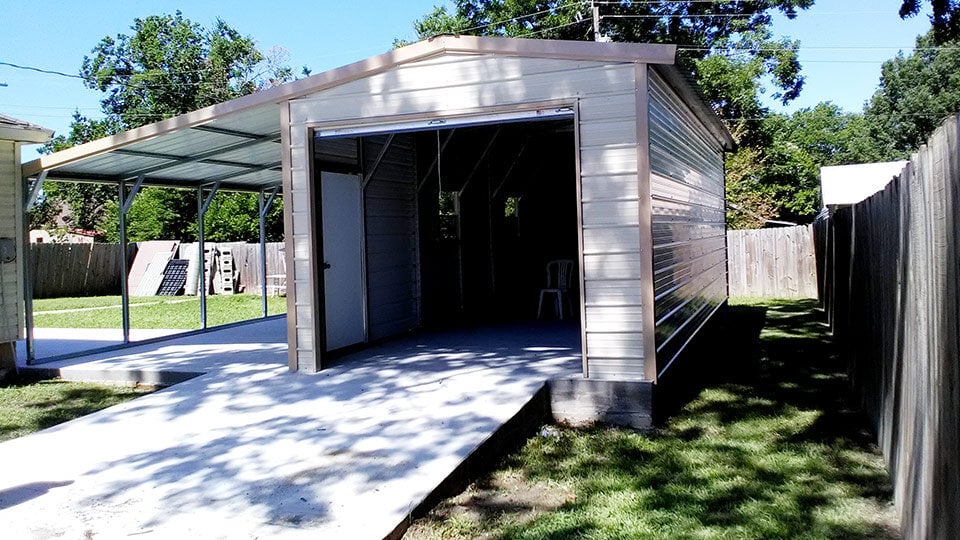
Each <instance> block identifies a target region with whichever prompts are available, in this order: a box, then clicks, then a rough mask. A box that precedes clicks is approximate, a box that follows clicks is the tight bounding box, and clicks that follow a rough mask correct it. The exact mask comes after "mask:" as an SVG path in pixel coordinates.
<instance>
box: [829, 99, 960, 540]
mask: <svg viewBox="0 0 960 540" xmlns="http://www.w3.org/2000/svg"><path fill="white" fill-rule="evenodd" d="M957 129H958V122H957V118H956V117H954V118H951V119H948V120H947V121H946V122H944V124H943V125H942V126H941V127H940V128H939V129H938V130H937V131H936V132H935V133H934V134H933V136H931V137H930V139H929V142H928V144H927V145H926V146H924V147H921V148H920V150H919V151H918V152H917V154H915V155H914V156H913V158H912V159H911V161H910V163H909V164H908V165H907V167H906V168H905V169H904V171H903V173H902V174H901V175H900V176H899V177H898V178H897V179H895V180H894V181H893V182H892V183H891V184H890V185H888V186H887V188H886V189H885V190H884V191H882V192H880V193H878V194H876V195H874V196H873V197H871V198H869V199H867V200H866V201H864V202H862V203H859V204H857V205H854V206H853V207H850V208H844V209H842V210H838V211H836V212H834V213H833V214H832V215H831V216H830V217H829V218H827V219H823V220H820V221H818V223H817V224H816V227H817V235H816V236H817V241H818V245H817V249H818V251H819V252H820V253H819V255H818V257H819V259H820V260H821V261H822V263H821V267H822V268H823V270H824V275H823V276H822V279H821V288H822V298H823V301H824V307H825V309H826V310H827V312H828V315H829V320H830V323H831V325H832V327H833V329H834V334H835V336H836V338H837V340H838V341H839V342H840V343H841V344H842V346H843V351H844V355H845V357H846V358H848V359H849V361H850V366H851V367H850V373H851V376H852V379H853V383H854V388H855V389H856V391H857V392H858V394H859V396H860V399H861V401H862V404H863V406H864V409H865V410H866V411H867V414H868V415H869V416H870V418H871V420H872V421H873V423H874V426H875V427H876V432H877V440H878V443H879V445H880V448H881V450H882V452H883V454H884V456H885V458H886V460H887V464H888V468H889V470H890V472H891V476H892V478H893V482H894V497H895V501H896V505H897V509H898V511H899V512H900V519H901V528H902V533H903V535H904V537H905V538H950V537H953V536H955V534H956V532H957V531H958V530H960V360H958V359H960V343H958V330H960V312H958V310H960V288H958V287H960V284H958V277H960V234H958V228H960V217H958V216H957V212H958V211H960V163H958V151H960V148H958V134H957Z"/></svg>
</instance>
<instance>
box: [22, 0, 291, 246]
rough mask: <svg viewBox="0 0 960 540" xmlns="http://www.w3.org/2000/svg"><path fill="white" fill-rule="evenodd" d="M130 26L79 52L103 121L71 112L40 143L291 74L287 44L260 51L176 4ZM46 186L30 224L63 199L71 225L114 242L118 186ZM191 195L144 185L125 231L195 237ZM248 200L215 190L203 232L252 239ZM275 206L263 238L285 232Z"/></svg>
mask: <svg viewBox="0 0 960 540" xmlns="http://www.w3.org/2000/svg"><path fill="white" fill-rule="evenodd" d="M131 30H132V31H133V32H132V33H131V34H129V35H127V34H119V35H117V36H115V37H110V36H108V37H104V38H103V39H102V40H101V41H100V42H99V43H98V44H97V45H96V46H95V47H94V48H93V50H92V51H91V55H90V56H87V57H84V60H83V65H82V67H81V69H80V74H81V76H82V77H83V78H84V80H85V83H86V85H87V86H88V87H89V88H92V89H95V90H98V91H100V92H102V93H103V99H102V100H101V108H102V110H103V112H104V113H105V115H106V117H105V119H103V120H92V119H89V118H86V117H83V116H81V115H79V114H75V115H74V121H73V123H72V124H71V130H70V133H69V134H68V135H66V136H58V137H57V138H55V139H54V140H53V141H52V142H51V143H50V144H48V145H47V146H46V147H45V149H44V150H45V151H47V152H52V151H56V150H62V149H64V148H68V147H70V146H74V145H77V144H82V143H85V142H88V141H91V140H94V139H98V138H101V137H104V136H107V135H112V134H114V133H117V132H119V131H122V130H124V129H130V128H134V127H138V126H142V125H145V124H148V123H150V122H155V121H158V120H162V119H165V118H169V117H171V116H175V115H178V114H183V113H186V112H189V111H192V110H196V109H198V108H201V107H205V106H208V105H212V104H215V103H220V102H222V101H226V100H229V99H233V98H236V97H240V96H243V95H246V94H250V93H252V92H256V91H258V90H261V89H263V88H266V87H269V86H274V85H277V84H281V83H283V82H286V81H288V80H292V79H293V78H294V77H293V75H292V71H291V69H290V68H289V67H288V66H286V64H285V59H286V57H285V51H283V50H282V49H278V48H274V49H271V50H270V51H268V52H267V53H266V54H264V53H262V52H261V51H260V50H259V49H257V47H256V43H255V42H254V40H253V38H251V37H249V36H243V35H241V34H240V33H239V32H238V31H237V30H234V29H233V28H231V27H230V26H228V25H227V24H226V23H225V22H223V21H222V20H219V19H218V20H217V21H216V22H215V23H214V25H213V27H212V28H210V29H207V28H204V27H203V26H201V25H200V24H197V23H195V22H192V21H190V20H189V19H186V18H185V17H183V15H182V14H181V13H180V12H179V11H177V12H176V13H175V14H173V15H151V16H149V17H145V18H142V19H134V22H133V25H132V26H131ZM304 73H305V74H306V73H308V70H306V68H304ZM44 189H45V191H46V199H45V201H44V205H46V206H43V207H42V208H40V209H38V212H37V216H38V220H37V221H38V222H41V221H42V222H45V223H46V224H47V226H50V225H51V224H52V222H53V221H54V220H55V218H56V217H57V215H58V214H60V213H61V212H60V209H61V208H63V207H64V206H65V207H66V208H68V209H69V212H67V213H66V214H68V215H69V216H72V218H71V219H72V223H71V225H72V226H75V227H80V228H84V229H95V230H97V231H98V233H99V236H100V237H101V238H102V239H107V240H111V241H117V240H119V232H118V226H119V219H118V214H117V212H118V204H119V203H118V190H117V188H116V187H114V186H104V185H96V184H77V183H65V182H64V183H58V182H49V183H47V184H45V188H44ZM196 199H197V195H196V192H195V191H192V190H173V189H159V188H145V189H143V190H142V191H141V192H140V193H139V194H138V195H137V197H136V198H135V199H134V202H133V204H132V205H131V208H130V213H129V219H128V220H127V223H128V229H127V232H128V238H129V239H130V240H131V241H140V240H150V239H157V238H172V239H179V240H184V241H191V240H195V239H196V237H197V226H196V220H197V201H196ZM256 201H257V196H256V195H255V194H248V193H222V192H221V193H219V194H218V195H217V197H216V198H215V199H214V203H213V204H212V205H211V206H210V209H209V211H208V213H207V214H206V221H205V231H204V232H205V236H206V237H207V238H209V239H211V240H215V241H226V240H256V239H257V238H258V237H259V231H258V228H259V227H258V223H259V221H258V210H257V202H256ZM275 206H276V208H275V209H274V210H273V211H272V212H271V214H270V215H269V216H268V231H267V232H268V237H269V238H271V239H279V238H281V237H282V234H283V223H282V220H281V219H279V217H278V212H279V210H278V209H279V208H281V206H280V205H279V204H276V205H275ZM251 223H253V225H252V226H251Z"/></svg>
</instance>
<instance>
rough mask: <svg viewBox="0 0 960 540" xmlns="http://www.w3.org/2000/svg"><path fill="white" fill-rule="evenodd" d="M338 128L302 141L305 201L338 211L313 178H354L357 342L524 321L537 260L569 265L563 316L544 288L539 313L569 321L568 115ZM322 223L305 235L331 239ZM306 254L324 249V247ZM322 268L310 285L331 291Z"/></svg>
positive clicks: (536, 288) (576, 310)
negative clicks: (306, 158)
mask: <svg viewBox="0 0 960 540" xmlns="http://www.w3.org/2000/svg"><path fill="white" fill-rule="evenodd" d="M361 129H362V128H361ZM339 131H340V130H336V131H334V135H332V136H326V135H325V132H324V131H323V130H315V132H314V136H313V137H312V140H313V156H314V161H313V163H314V165H313V167H314V170H313V177H314V186H315V188H314V189H315V196H316V197H318V198H319V199H321V200H318V201H316V205H315V207H316V208H321V209H322V211H321V213H322V214H326V213H328V212H339V210H337V209H334V208H331V207H330V206H329V205H330V204H331V203H332V201H327V204H326V205H325V204H324V201H323V200H322V199H323V196H324V195H323V194H324V193H326V191H325V188H323V183H324V182H325V181H327V182H329V181H330V180H331V178H333V177H334V176H335V175H342V174H347V175H355V178H357V181H358V182H359V183H360V185H361V188H360V192H361V193H362V205H363V209H362V215H363V225H362V230H363V233H362V238H363V244H364V248H363V255H364V257H365V261H364V268H363V274H364V276H365V279H364V280H363V281H364V283H363V287H364V302H363V303H364V305H363V306H362V309H363V310H364V312H365V314H366V317H365V319H366V320H365V324H366V331H365V332H364V334H363V341H376V340H379V339H384V338H388V337H391V336H393V335H398V334H400V333H403V332H407V331H411V330H415V329H442V328H449V327H454V326H456V327H463V326H471V325H489V324H498V323H523V322H531V321H535V320H537V319H538V306H539V301H540V290H541V289H542V288H544V287H546V286H547V264H548V262H550V261H554V260H570V261H573V271H572V273H571V277H570V281H569V286H570V288H569V293H568V294H567V295H565V296H564V303H563V306H562V307H563V309H562V310H561V311H562V313H560V312H558V311H557V309H556V307H555V306H556V303H555V301H554V297H553V296H552V295H547V296H546V297H545V299H544V302H543V306H542V310H540V313H539V315H541V317H540V318H542V319H544V320H555V319H558V318H560V317H561V315H562V318H563V319H564V320H565V321H567V322H569V323H575V322H576V321H579V319H580V299H579V290H580V285H579V283H580V278H579V276H580V270H579V266H580V262H579V256H578V253H579V247H578V246H579V241H578V230H579V227H578V201H579V196H578V190H577V177H576V170H577V169H576V141H575V130H574V119H573V117H572V115H563V116H558V117H557V118H552V119H537V120H532V121H531V120H522V121H512V122H506V123H503V122H499V123H488V124H487V123H484V124H479V125H478V124H475V123H468V124H465V125H459V126H456V127H443V128H438V129H426V130H424V129H422V128H421V129H420V130H409V131H391V132H381V133H358V134H356V135H353V134H351V135H348V136H343V135H337V134H336V133H339ZM321 221H322V222H323V223H324V225H323V231H324V234H318V235H316V236H315V238H317V241H318V242H319V243H321V244H323V243H326V244H329V243H331V242H335V241H336V238H335V237H336V236H338V235H339V233H340V229H339V228H338V227H339V226H338V225H328V224H327V220H326V219H324V218H323V216H321V217H320V218H318V222H321ZM341 225H342V223H341ZM328 227H332V228H328ZM316 249H317V250H318V253H324V254H325V257H326V256H327V253H326V250H325V249H324V246H323V245H320V246H317V247H316ZM323 266H327V264H324V265H321V266H320V267H318V269H317V272H318V273H319V272H322V273H323V275H324V279H323V280H320V279H318V283H324V282H326V284H325V289H332V288H339V287H338V286H337V285H335V284H332V283H331V282H330V276H329V274H328V272H330V271H331V270H332V269H331V268H326V269H324V268H323ZM398 269H399V270H398ZM325 293H327V294H330V295H334V294H337V291H336V290H328V291H325ZM324 297H325V298H327V303H330V302H334V300H333V299H332V297H330V296H326V295H325V296H324ZM335 302H337V304H339V305H342V302H343V301H342V300H336V301H335ZM326 313H327V316H326V319H328V320H329V319H331V318H332V317H333V316H334V315H336V316H337V317H338V318H342V313H333V312H332V311H331V309H330V308H329V307H328V308H327V310H326ZM571 326H573V324H571ZM578 329H579V327H578ZM330 331H331V330H330V328H329V327H328V328H327V334H328V340H331V337H330V335H329V334H330ZM359 337H360V336H359V335H358V339H359ZM349 341H355V340H348V342H347V343H346V345H354V344H356V343H359V342H356V341H355V342H354V343H349ZM340 345H341V342H336V343H334V342H330V343H328V344H327V346H326V347H325V348H326V350H327V351H331V350H335V349H338V348H339V346H340Z"/></svg>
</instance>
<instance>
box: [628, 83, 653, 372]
mask: <svg viewBox="0 0 960 540" xmlns="http://www.w3.org/2000/svg"><path fill="white" fill-rule="evenodd" d="M648 69H649V67H648V66H647V65H645V64H637V66H636V68H635V70H634V72H635V74H636V87H637V88H636V97H637V106H636V107H637V110H636V116H637V193H638V198H639V208H640V215H639V219H640V222H639V223H640V225H639V228H640V301H641V312H642V313H643V322H642V324H643V375H644V378H645V379H646V380H648V381H651V382H657V340H656V325H655V318H656V311H655V309H654V307H655V305H654V302H655V300H654V297H655V295H654V282H653V200H652V198H651V194H650V118H649V112H650V108H649V107H650V82H649V80H648V71H647V70H648Z"/></svg>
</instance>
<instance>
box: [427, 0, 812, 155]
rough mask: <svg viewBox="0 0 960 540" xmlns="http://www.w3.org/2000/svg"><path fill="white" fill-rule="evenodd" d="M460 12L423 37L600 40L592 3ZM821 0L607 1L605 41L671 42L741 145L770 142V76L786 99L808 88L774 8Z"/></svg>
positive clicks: (474, 6)
mask: <svg viewBox="0 0 960 540" xmlns="http://www.w3.org/2000/svg"><path fill="white" fill-rule="evenodd" d="M453 3H454V6H455V7H454V10H453V11H452V12H450V11H448V10H447V9H446V6H441V7H436V8H434V10H433V11H432V12H431V13H429V14H428V15H426V16H425V17H424V18H422V19H419V20H417V21H416V22H415V23H414V28H415V30H416V31H417V34H418V35H419V36H420V37H421V38H427V37H432V36H434V35H437V34H461V33H464V34H477V35H492V36H511V37H532V38H544V39H568V40H592V39H594V37H595V36H594V35H593V26H592V24H591V21H592V18H591V12H590V3H589V2H564V1H562V0H454V2H453ZM812 5H813V0H731V1H729V2H701V1H696V0H680V1H676V2H620V3H614V2H609V3H602V4H601V8H600V9H601V18H600V33H601V34H602V36H603V39H608V40H612V41H626V42H647V43H671V44H676V45H678V47H679V48H680V51H679V54H678V59H677V61H678V63H679V65H680V67H681V69H684V70H686V71H687V72H689V73H690V74H691V75H692V76H693V78H694V79H695V80H697V82H698V83H699V84H700V87H701V89H702V90H703V91H704V94H705V95H706V96H707V98H708V99H709V100H710V102H711V103H712V104H713V106H714V108H715V109H716V110H717V112H718V114H719V115H720V116H721V117H722V118H725V119H727V120H728V121H729V122H731V124H732V127H734V134H735V135H736V136H737V138H738V139H739V142H740V143H741V144H744V143H746V144H754V145H758V146H762V145H763V142H764V141H762V140H760V139H758V138H757V137H758V136H759V133H758V132H757V130H756V129H755V128H757V127H758V125H759V123H758V122H759V119H760V118H761V117H763V116H764V115H765V114H766V112H767V110H766V108H765V107H764V106H763V105H762V102H761V98H760V96H761V94H762V93H763V92H764V91H765V88H764V86H763V81H764V80H769V81H770V82H771V83H772V84H773V90H774V93H773V97H774V98H775V99H778V100H779V101H781V102H782V103H784V104H786V103H789V102H790V101H792V100H793V99H795V98H796V97H797V96H798V95H799V94H800V91H801V90H802V88H803V76H802V75H801V66H800V63H799V61H798V59H797V47H798V45H799V43H797V42H795V41H792V40H789V39H787V38H778V37H775V36H774V35H773V33H772V31H771V24H772V13H773V12H775V11H780V12H782V13H783V14H785V15H786V16H787V17H789V18H793V17H795V16H796V14H797V12H798V10H803V9H806V8H809V7H810V6H812Z"/></svg>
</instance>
